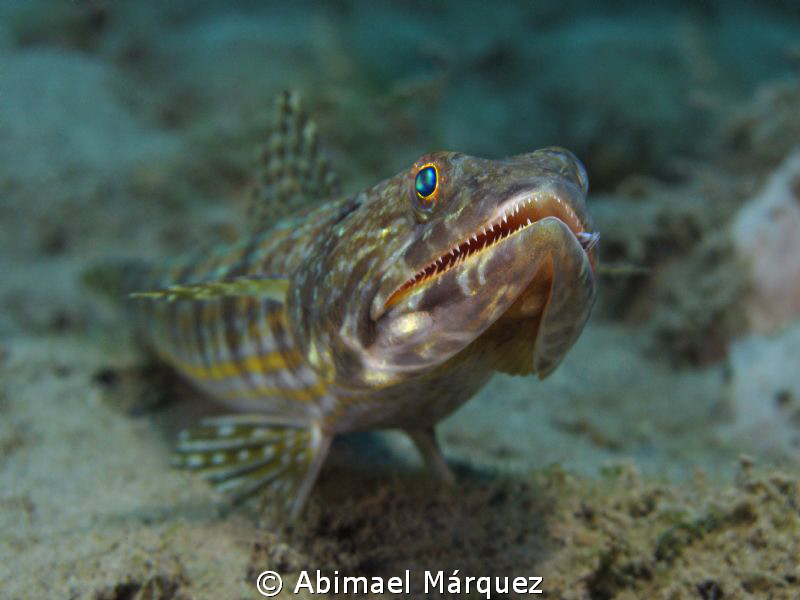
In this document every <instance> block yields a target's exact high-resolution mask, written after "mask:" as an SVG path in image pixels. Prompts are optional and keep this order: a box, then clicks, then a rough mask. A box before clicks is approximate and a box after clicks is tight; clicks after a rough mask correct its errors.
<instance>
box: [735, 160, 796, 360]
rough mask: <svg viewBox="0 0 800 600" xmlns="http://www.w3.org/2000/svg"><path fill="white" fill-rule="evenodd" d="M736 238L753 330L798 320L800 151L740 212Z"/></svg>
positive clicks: (749, 318) (764, 329)
mask: <svg viewBox="0 0 800 600" xmlns="http://www.w3.org/2000/svg"><path fill="white" fill-rule="evenodd" d="M732 234H733V239H734V245H735V247H736V251H737V253H738V254H739V255H740V256H741V258H742V259H744V260H745V261H746V262H748V263H749V264H750V268H751V273H750V277H751V281H752V292H751V294H750V295H749V297H748V298H747V300H746V302H747V306H746V312H747V316H748V321H749V325H750V327H751V328H752V329H753V330H754V331H759V332H768V331H774V330H776V329H777V328H779V327H780V326H781V325H783V324H785V323H787V322H789V321H791V320H793V319H797V318H800V149H798V150H796V151H795V152H794V153H793V154H791V155H790V156H789V157H788V158H787V159H786V160H785V161H784V163H783V164H782V165H781V166H780V167H779V168H778V169H777V170H776V171H775V172H774V173H773V174H772V175H771V176H770V177H769V179H768V180H767V182H766V184H765V185H764V187H763V189H762V190H761V191H760V192H759V193H758V194H757V195H756V196H755V197H753V198H752V199H751V200H750V201H749V202H747V203H746V204H745V205H744V206H743V207H742V209H741V210H740V211H739V213H738V214H737V215H736V217H735V218H734V220H733V224H732ZM796 364H800V362H798V363H796Z"/></svg>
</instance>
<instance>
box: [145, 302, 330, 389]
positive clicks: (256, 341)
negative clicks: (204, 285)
mask: <svg viewBox="0 0 800 600" xmlns="http://www.w3.org/2000/svg"><path fill="white" fill-rule="evenodd" d="M248 301H250V299H239V300H237V305H236V306H235V307H229V308H236V309H237V310H239V309H241V314H247V313H246V309H245V308H244V307H245V306H246V302H248ZM185 306H186V307H187V308H184V309H182V310H180V311H178V313H177V319H178V326H177V328H176V329H177V332H176V331H175V330H169V329H168V328H166V327H165V326H166V323H165V322H164V317H169V316H170V313H169V312H166V313H162V314H161V315H160V316H161V317H162V331H163V332H164V333H167V335H168V336H169V338H170V339H169V343H166V344H163V345H162V344H158V346H159V347H158V348H157V350H158V351H159V354H160V355H161V358H162V359H164V360H165V361H166V362H168V363H170V364H171V365H172V366H173V367H174V368H175V369H176V370H177V371H178V372H180V373H182V374H183V375H185V376H186V377H188V378H190V379H193V380H195V381H197V382H198V383H199V384H201V385H203V384H210V385H209V387H210V388H211V389H212V390H214V393H215V395H219V396H224V397H225V398H230V399H238V398H241V399H245V398H258V397H273V398H281V399H284V400H288V401H304V402H312V401H314V400H317V399H319V397H320V396H322V395H324V394H325V393H326V386H325V385H324V384H322V383H320V382H318V381H314V380H313V379H315V378H314V376H313V373H312V372H311V371H310V369H309V368H308V367H307V366H306V365H305V361H304V359H303V356H302V355H301V354H300V353H299V352H298V351H296V350H295V349H293V348H291V347H286V346H285V345H283V344H281V345H282V346H283V347H280V348H279V349H275V348H277V347H278V345H279V344H280V339H281V338H285V337H286V335H287V334H286V332H287V329H288V323H287V322H286V317H285V313H284V312H283V310H282V309H281V308H279V307H272V308H271V309H270V308H266V309H265V310H262V311H260V312H259V313H257V315H253V316H251V317H250V318H249V319H248V320H249V321H251V322H249V323H247V327H246V331H245V332H244V333H243V334H236V337H238V339H239V343H240V344H245V343H247V344H248V345H252V346H253V347H254V348H257V349H258V350H257V351H256V352H255V353H254V354H249V355H248V356H246V357H241V358H238V357H235V356H232V355H231V349H230V347H229V345H228V343H227V341H226V339H225V327H226V321H225V314H224V310H223V303H222V302H214V301H206V302H198V303H186V305H185ZM198 311H199V312H198ZM173 318H175V317H173ZM198 322H199V323H198ZM201 330H202V331H201ZM162 339H163V338H162ZM165 341H166V340H165ZM301 370H306V371H307V372H308V375H306V374H305V373H302V372H301ZM248 375H263V376H267V378H268V379H275V381H274V385H269V384H267V385H263V383H264V382H260V381H252V380H249V378H248ZM281 375H283V377H281ZM269 376H274V377H269ZM226 382H229V383H232V384H234V385H233V386H231V389H223V387H222V386H220V385H219V384H225V383H226ZM282 383H283V384H284V385H281V384H282Z"/></svg>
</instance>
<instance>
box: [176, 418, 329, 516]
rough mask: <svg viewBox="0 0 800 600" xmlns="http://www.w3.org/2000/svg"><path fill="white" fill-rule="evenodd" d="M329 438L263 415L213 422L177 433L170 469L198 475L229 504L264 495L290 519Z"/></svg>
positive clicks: (308, 426)
mask: <svg viewBox="0 0 800 600" xmlns="http://www.w3.org/2000/svg"><path fill="white" fill-rule="evenodd" d="M330 439H331V438H330V436H328V435H327V434H325V433H324V432H323V431H322V429H321V428H320V427H319V426H318V425H317V424H315V423H312V424H298V423H292V422H286V421H284V420H281V419H280V418H277V417H272V416H269V415H231V416H226V417H218V418H213V419H206V420H204V421H203V422H202V423H201V425H200V426H199V427H196V428H193V429H187V430H184V431H182V432H181V433H180V435H179V437H178V444H177V448H176V453H175V455H174V457H173V461H172V464H173V466H176V467H180V468H185V469H192V470H196V471H199V472H201V473H202V474H203V475H204V476H205V477H206V479H208V480H209V481H210V482H211V483H212V484H213V485H214V486H215V487H216V488H217V489H219V490H220V491H223V492H226V493H229V494H231V495H233V497H234V499H235V500H241V499H244V498H245V497H247V496H250V495H252V494H255V493H257V492H260V491H264V492H265V493H267V494H268V495H269V496H270V497H271V498H274V500H275V501H276V502H277V503H278V504H279V505H280V506H281V507H282V508H283V509H285V510H286V512H287V513H289V514H290V515H291V516H292V518H294V517H296V516H297V515H298V514H299V513H300V511H301V510H302V508H303V505H304V504H305V502H306V499H307V498H308V494H309V492H310V491H311V488H312V487H313V485H314V481H315V480H316V478H317V474H318V473H319V469H320V467H321V466H322V463H323V461H324V459H325V456H326V455H327V452H328V447H329V445H330Z"/></svg>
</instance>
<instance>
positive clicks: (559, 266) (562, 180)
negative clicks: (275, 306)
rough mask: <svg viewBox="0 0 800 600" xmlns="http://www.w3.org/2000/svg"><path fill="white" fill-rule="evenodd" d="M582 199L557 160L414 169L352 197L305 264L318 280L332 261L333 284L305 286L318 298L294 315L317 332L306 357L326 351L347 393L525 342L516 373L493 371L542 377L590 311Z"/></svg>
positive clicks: (579, 169) (590, 238) (564, 162)
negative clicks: (479, 347)
mask: <svg viewBox="0 0 800 600" xmlns="http://www.w3.org/2000/svg"><path fill="white" fill-rule="evenodd" d="M587 187H588V184H587V177H586V171H585V170H584V168H583V166H582V165H581V163H580V162H579V161H578V159H577V158H576V157H575V156H574V155H573V154H571V153H570V152H568V151H566V150H563V149H560V148H546V149H542V150H538V151H536V152H532V153H529V154H524V155H519V156H514V157H511V158H507V159H504V160H499V161H495V160H485V159H480V158H474V157H470V156H466V155H463V154H457V153H448V152H439V153H432V154H428V155H425V156H423V157H421V158H420V159H419V160H418V161H416V162H415V163H414V165H413V166H412V167H411V168H410V169H409V170H408V171H407V172H406V173H403V174H400V175H398V176H397V177H394V178H392V179H390V180H387V181H385V182H383V183H381V184H379V185H378V186H375V187H374V188H371V189H370V190H367V191H366V192H364V193H362V194H361V196H360V198H361V200H360V201H359V202H358V203H357V205H355V206H354V208H353V209H352V210H351V212H350V213H348V214H347V215H346V217H344V218H343V219H342V222H341V223H339V224H338V225H337V231H336V233H335V234H334V235H332V236H331V237H330V238H329V239H328V241H327V246H326V249H325V251H324V252H322V253H321V254H320V255H318V256H317V257H316V260H317V261H318V262H317V268H318V269H329V270H335V269H337V268H338V269H339V270H341V264H339V263H340V261H343V263H344V264H345V265H346V273H340V274H339V275H338V276H334V275H331V274H328V275H329V276H328V280H327V283H324V282H321V281H319V280H318V283H323V285H322V286H321V289H320V288H318V289H317V294H329V298H327V299H322V300H320V299H317V300H316V301H315V302H312V305H314V307H316V308H314V307H312V308H311V312H309V313H308V314H309V319H311V320H313V318H314V314H316V315H318V318H319V319H322V320H324V321H325V323H326V326H327V327H328V331H327V333H325V332H323V331H322V328H320V327H317V328H316V331H317V335H316V336H315V335H314V334H313V332H312V331H311V330H312V329H314V326H313V325H312V324H307V326H306V329H305V330H306V332H307V333H309V334H310V337H309V339H312V338H313V339H312V341H311V342H310V345H311V346H313V348H311V349H312V350H313V351H314V352H318V350H319V348H321V347H322V346H327V347H328V348H329V349H330V352H331V354H330V356H329V361H328V362H330V363H331V364H334V363H335V364H336V366H335V369H334V370H335V371H336V377H337V378H338V379H339V381H340V383H342V384H344V385H350V386H355V387H370V386H373V387H374V386H383V385H391V384H393V383H396V382H398V381H401V380H403V379H404V378H409V377H414V376H418V375H420V374H424V373H425V372H427V371H429V370H431V369H433V368H436V367H438V366H440V365H442V364H444V363H445V362H446V361H448V360H450V359H451V358H453V357H455V356H456V355H458V353H459V352H461V351H463V350H465V349H466V348H467V347H468V346H470V345H471V344H473V343H481V341H482V340H484V341H486V342H487V343H488V342H489V339H488V338H491V341H492V343H495V344H496V342H497V341H498V340H501V341H508V342H513V341H514V339H520V340H527V342H529V343H526V344H521V345H517V346H515V347H519V348H524V349H525V350H524V352H525V353H527V356H523V357H522V362H523V363H524V365H523V367H522V368H520V367H519V366H514V367H509V368H507V369H505V368H503V365H502V364H501V365H494V366H493V368H497V369H499V370H506V371H508V372H520V373H536V374H538V375H539V376H541V377H543V376H545V375H547V374H549V373H550V372H551V371H552V370H553V369H554V368H555V367H556V366H557V365H558V363H559V362H560V361H561V359H562V358H563V356H564V354H565V353H566V351H567V350H568V349H569V348H570V347H571V346H572V344H573V343H574V342H575V340H576V339H577V337H578V335H579V334H580V332H581V330H582V328H583V325H584V323H585V322H586V319H587V318H588V316H589V312H590V310H591V307H592V304H593V302H594V296H595V275H594V264H595V252H596V248H595V245H596V241H597V238H598V236H597V234H596V233H595V232H593V230H592V226H591V221H590V218H589V215H588V213H587V210H586V204H585V197H586V193H587ZM321 278H322V279H325V276H324V275H321ZM334 279H337V280H338V284H335V282H334ZM307 292H308V293H309V294H311V293H313V291H312V290H311V289H307ZM299 299H300V298H299V296H298V300H299ZM331 328H333V330H334V331H335V333H334V334H333V335H331ZM514 362H515V364H516V365H518V364H519V363H520V359H519V357H516V358H515V359H514Z"/></svg>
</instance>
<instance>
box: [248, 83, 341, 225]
mask: <svg viewBox="0 0 800 600" xmlns="http://www.w3.org/2000/svg"><path fill="white" fill-rule="evenodd" d="M275 113H276V115H275V122H274V124H273V128H272V131H271V132H270V134H269V136H268V138H267V141H266V143H265V144H264V145H263V146H261V148H259V150H258V152H257V161H258V166H257V173H256V181H255V185H254V187H253V190H252V192H251V197H250V204H249V206H248V211H247V223H248V227H249V229H250V231H251V232H260V231H263V230H264V228H267V227H270V226H271V225H272V224H273V223H275V222H276V221H278V220H280V219H282V218H283V217H285V216H287V215H290V214H292V213H295V212H298V211H299V210H301V209H303V208H305V207H308V206H312V205H314V204H317V203H318V202H320V201H322V200H325V199H327V198H330V197H332V196H334V195H336V194H337V193H338V192H339V178H338V176H337V174H336V173H335V172H334V170H333V168H332V167H331V165H330V162H329V160H328V159H327V157H326V156H325V153H324V151H323V150H322V149H321V148H320V143H319V134H318V130H317V124H316V123H315V122H314V121H313V120H311V119H310V118H309V117H308V116H307V115H306V113H305V112H304V110H303V107H302V103H301V99H300V95H299V94H298V93H297V92H284V93H282V94H281V95H279V96H278V98H277V99H276V101H275Z"/></svg>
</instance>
